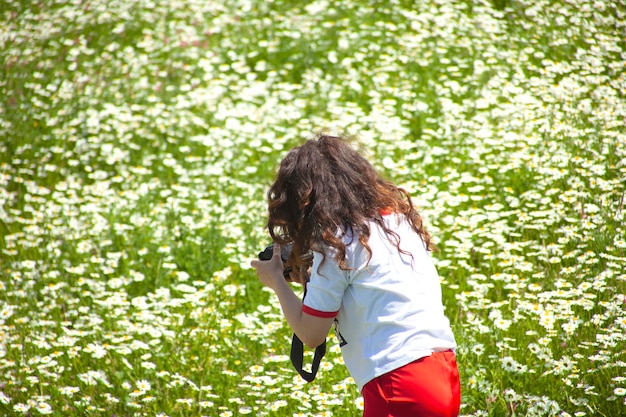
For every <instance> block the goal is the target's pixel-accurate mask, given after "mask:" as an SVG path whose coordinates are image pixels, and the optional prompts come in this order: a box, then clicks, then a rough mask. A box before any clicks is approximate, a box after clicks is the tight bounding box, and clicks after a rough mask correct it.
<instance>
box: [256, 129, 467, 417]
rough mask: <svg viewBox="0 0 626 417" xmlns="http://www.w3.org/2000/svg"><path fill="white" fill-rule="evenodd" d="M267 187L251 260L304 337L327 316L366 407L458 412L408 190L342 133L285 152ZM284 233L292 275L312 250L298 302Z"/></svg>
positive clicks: (451, 343)
mask: <svg viewBox="0 0 626 417" xmlns="http://www.w3.org/2000/svg"><path fill="white" fill-rule="evenodd" d="M268 198H269V221H268V229H269V233H270V235H271V236H272V239H273V240H274V243H275V244H274V256H273V257H272V259H271V260H269V261H259V260H254V261H252V266H253V267H254V268H255V269H256V272H257V275H258V277H259V280H260V281H261V282H262V283H263V284H264V285H267V286H268V287H269V288H271V289H272V290H273V291H274V292H275V293H276V295H277V297H278V299H279V301H280V304H281V306H282V309H283V313H284V315H285V318H286V319H287V322H288V323H289V325H290V326H291V328H292V329H293V331H294V332H295V333H296V335H297V336H298V337H299V338H300V339H301V340H302V341H303V342H304V343H305V344H306V345H308V346H310V347H315V346H317V345H319V344H320V343H322V342H323V341H324V339H325V338H326V335H327V333H328V331H329V329H330V327H331V326H332V325H333V324H334V325H335V334H336V336H337V338H338V340H339V343H340V346H341V350H342V355H343V357H344V362H345V363H346V366H347V368H348V371H349V372H350V374H351V375H352V377H353V379H354V380H355V382H356V384H357V385H358V387H359V389H360V390H361V392H362V394H363V398H364V414H363V415H364V417H383V416H394V417H398V416H400V417H402V416H406V417H409V416H432V417H435V416H437V417H438V416H442V417H443V416H445V417H451V416H456V415H458V412H459V405H460V385H459V373H458V369H457V365H456V359H455V354H454V351H453V350H454V348H455V347H456V343H455V340H454V336H453V334H452V330H451V328H450V323H449V321H448V319H447V318H446V317H445V315H444V311H443V310H444V309H443V305H442V302H441V287H440V283H439V277H438V275H437V271H436V270H435V267H434V265H433V262H432V260H431V258H430V254H429V251H430V250H432V249H433V245H432V243H431V240H430V236H429V234H428V233H427V232H426V231H425V230H424V228H423V226H422V220H421V217H420V215H419V214H418V213H417V211H416V210H415V208H414V207H413V204H412V202H411V198H410V196H409V195H408V193H407V192H406V191H404V190H403V189H401V188H398V187H397V186H395V185H394V184H393V183H391V182H389V181H386V180H384V179H382V178H381V176H380V175H379V174H378V173H377V172H376V170H375V169H374V168H373V166H372V165H371V164H370V163H369V162H368V161H367V160H366V159H365V158H364V157H363V156H361V155H360V154H359V153H358V152H357V151H356V150H354V149H353V148H352V147H351V146H350V145H349V144H348V143H347V141H345V140H344V139H342V138H338V137H333V136H327V135H318V136H317V137H315V138H314V139H311V140H308V141H307V142H305V143H304V144H303V145H302V146H299V147H296V148H294V149H293V150H291V151H290V152H289V153H288V154H287V155H286V157H285V158H284V159H283V161H282V162H281V164H280V168H279V171H278V174H277V177H276V180H275V182H274V184H273V185H272V186H271V188H270V190H269V192H268ZM281 244H283V245H284V244H292V245H293V247H292V252H291V255H290V258H289V260H288V263H291V265H292V267H293V268H294V271H295V272H294V273H292V275H291V278H292V279H294V280H298V281H302V279H301V278H299V277H302V276H303V273H302V271H303V270H304V269H306V268H307V265H305V264H304V261H303V260H302V259H303V258H304V257H303V256H302V255H303V254H306V253H308V252H309V251H312V252H313V255H314V256H313V264H312V266H311V268H310V281H309V282H308V283H306V285H307V295H306V297H305V299H304V301H303V302H302V301H300V299H299V298H298V296H296V294H295V293H294V292H293V291H292V289H291V287H290V286H289V284H288V282H287V281H286V280H285V278H284V277H283V263H282V260H281V258H280V245H281ZM303 283H304V282H303Z"/></svg>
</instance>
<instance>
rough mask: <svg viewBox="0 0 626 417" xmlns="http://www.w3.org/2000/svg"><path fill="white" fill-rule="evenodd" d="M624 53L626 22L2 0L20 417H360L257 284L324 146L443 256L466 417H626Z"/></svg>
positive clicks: (1, 144) (2, 106) (541, 0)
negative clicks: (336, 149) (269, 199)
mask: <svg viewBox="0 0 626 417" xmlns="http://www.w3.org/2000/svg"><path fill="white" fill-rule="evenodd" d="M625 39H626V2H625V1H624V0H423V1H404V0H393V1H391V0H390V1H382V0H381V1H376V0H369V1H349V0H338V1H327V0H316V1H312V2H311V1H306V2H299V1H293V0H268V1H258V2H257V1H252V0H237V1H228V0H225V1H210V0H170V1H163V0H162V1H159V0H89V1H88V0H49V1H48V0H46V1H40V2H31V1H27V0H0V416H22V415H23V416H38V415H51V416H171V417H174V416H181V417H182V416H219V417H228V416H242V415H251V416H290V417H291V416H294V417H296V416H360V415H361V410H362V399H361V398H360V394H359V392H357V389H356V387H355V386H354V384H353V382H352V380H351V379H350V377H349V375H348V373H347V372H346V370H345V368H344V366H343V362H342V360H341V354H340V351H339V348H338V347H337V344H336V341H335V340H334V337H333V335H332V334H331V336H330V339H329V346H330V351H329V352H328V354H327V357H326V358H325V359H324V361H323V365H322V368H321V370H320V373H319V374H318V378H317V379H316V380H315V381H314V382H312V383H310V384H306V383H305V382H304V381H303V380H301V379H300V377H299V376H298V375H297V374H296V372H295V371H294V370H293V369H292V367H291V364H290V362H289V358H288V356H287V355H288V353H289V343H290V336H291V334H290V331H289V329H288V327H287V325H286V323H285V322H284V320H283V319H282V315H281V312H280V308H279V306H278V305H277V303H276V301H275V300H274V298H273V297H272V296H271V294H270V293H269V292H268V291H267V290H264V289H263V288H262V287H261V285H260V284H259V283H258V281H257V280H256V277H255V274H254V272H253V271H252V270H251V269H250V267H249V261H250V260H251V259H252V258H254V257H255V256H256V254H257V253H258V252H259V251H260V250H261V249H263V248H264V247H265V246H266V245H267V244H268V243H269V239H268V236H267V234H266V231H265V230H264V228H263V227H264V224H265V220H266V204H265V193H266V190H267V188H268V185H269V184H270V183H271V181H272V178H273V175H274V172H275V170H276V167H277V163H278V161H280V159H281V158H282V156H283V155H284V154H285V152H286V151H287V150H288V149H289V148H291V147H292V146H294V145H296V144H298V143H300V142H301V141H302V139H303V138H307V137H310V136H311V135H312V134H313V133H315V132H317V131H319V130H321V129H328V130H330V131H331V132H343V133H345V134H348V135H354V136H357V137H358V140H359V144H360V147H361V148H362V149H363V150H364V152H366V153H367V155H368V157H369V159H370V160H371V161H372V162H374V164H375V165H376V166H377V167H378V168H379V169H380V170H381V171H382V172H384V174H385V176H386V177H388V178H390V179H393V180H394V181H396V182H398V183H399V184H401V185H402V186H403V187H404V188H405V189H407V190H408V191H410V192H411V194H412V195H413V197H414V202H415V203H416V205H418V206H419V209H420V211H421V213H422V214H423V217H424V219H425V223H426V224H427V228H428V230H429V231H430V232H431V233H432V234H433V236H434V239H435V242H436V244H437V245H438V246H439V249H440V250H439V251H438V252H436V253H434V254H433V256H434V258H435V260H436V263H437V266H438V270H439V273H440V275H441V279H442V287H443V292H444V304H445V306H446V312H447V314H448V316H449V318H450V320H451V322H452V324H453V330H454V332H455V334H456V337H457V342H458V344H459V348H458V352H457V353H458V362H459V367H460V371H461V378H462V396H463V398H462V408H461V414H462V415H463V416H476V417H478V416H560V417H569V416H604V417H618V416H625V415H626V402H625V401H626V312H625V311H626V224H625V219H626V201H625V200H626V197H625V192H626V190H625V186H626V128H625V120H626V42H625Z"/></svg>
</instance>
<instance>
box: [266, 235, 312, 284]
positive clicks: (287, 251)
mask: <svg viewBox="0 0 626 417" xmlns="http://www.w3.org/2000/svg"><path fill="white" fill-rule="evenodd" d="M292 246H293V245H292V244H291V243H289V244H287V245H282V246H281V247H280V259H282V261H283V265H285V264H286V263H287V259H288V258H289V255H291V248H292ZM272 256H274V244H273V243H272V244H271V245H269V246H268V247H266V248H265V249H263V251H262V252H259V260H260V261H269V260H270V259H272ZM302 259H303V260H304V261H306V263H311V262H312V261H313V253H312V252H309V253H307V254H305V255H302ZM291 271H293V268H292V267H291V266H289V267H287V266H286V267H285V268H284V269H283V276H284V277H285V278H286V279H289V274H290V273H291ZM306 278H307V281H308V274H307V277H306Z"/></svg>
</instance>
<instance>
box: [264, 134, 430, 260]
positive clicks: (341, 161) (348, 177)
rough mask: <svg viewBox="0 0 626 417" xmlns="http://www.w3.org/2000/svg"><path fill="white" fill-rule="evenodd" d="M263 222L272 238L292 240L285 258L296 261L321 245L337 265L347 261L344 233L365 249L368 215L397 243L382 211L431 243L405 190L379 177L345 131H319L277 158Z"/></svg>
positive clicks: (282, 240) (319, 248)
mask: <svg viewBox="0 0 626 417" xmlns="http://www.w3.org/2000/svg"><path fill="white" fill-rule="evenodd" d="M267 196H268V200H269V204H268V208H269V220H268V222H267V228H268V230H269V233H270V235H271V237H272V239H273V241H274V242H277V243H279V244H289V243H291V244H293V247H292V252H291V258H290V262H291V264H292V265H294V266H296V267H299V266H301V263H302V262H301V261H299V260H300V259H301V258H302V255H303V254H306V253H307V252H308V251H309V250H316V251H319V252H321V253H323V254H325V251H324V246H328V247H332V248H334V249H335V255H334V257H335V259H336V261H337V263H338V264H339V267H340V268H342V269H344V270H348V269H350V267H349V265H346V262H345V255H346V245H345V243H344V242H343V240H342V237H343V235H345V234H346V233H348V231H352V232H355V233H357V234H358V236H359V241H360V242H361V243H362V244H363V246H364V247H365V249H366V250H367V251H368V252H369V254H370V258H371V254H372V252H371V249H370V247H369V246H368V240H369V236H370V227H369V224H370V222H371V221H373V222H375V223H376V224H378V225H379V226H380V227H381V228H382V229H383V230H384V232H385V233H386V234H387V236H388V237H389V238H390V239H393V241H394V242H395V244H396V247H397V248H398V250H399V251H400V252H402V253H408V252H405V251H403V250H401V249H400V239H399V237H398V235H397V234H396V233H394V232H393V231H392V230H390V229H389V228H388V227H387V226H385V222H384V221H383V218H382V214H381V211H392V212H395V213H401V214H403V215H404V216H405V217H406V219H407V220H408V222H409V224H410V225H411V227H412V228H413V230H414V231H415V232H416V233H418V234H419V235H420V236H421V238H422V240H423V241H424V243H425V245H426V248H427V249H428V250H433V249H435V247H434V245H433V244H432V243H431V239H430V235H429V234H428V233H427V232H426V230H425V229H424V227H423V225H422V218H421V217H420V215H419V213H418V212H417V210H416V209H415V208H414V206H413V203H412V201H411V197H410V195H409V193H408V192H407V191H405V190H404V189H402V188H399V187H397V186H396V185H394V184H393V183H392V182H390V181H386V180H384V179H383V178H382V177H381V176H380V175H379V174H378V172H377V171H376V170H375V169H374V167H373V166H372V165H371V164H370V163H369V162H368V161H367V160H366V159H365V158H364V157H363V156H362V155H361V154H359V152H357V151H356V150H355V149H354V148H353V147H352V145H351V144H350V143H349V140H348V139H347V138H344V137H336V136H329V135H325V134H318V135H316V136H315V137H314V138H313V139H309V140H307V141H306V142H305V143H304V144H303V145H301V146H298V147H296V148H294V149H292V150H291V151H290V152H289V153H288V154H287V155H286V156H285V158H284V159H283V160H282V161H281V163H280V168H279V170H278V174H277V176H276V180H275V181H274V183H273V184H272V186H271V187H270V189H269V191H268V193H267Z"/></svg>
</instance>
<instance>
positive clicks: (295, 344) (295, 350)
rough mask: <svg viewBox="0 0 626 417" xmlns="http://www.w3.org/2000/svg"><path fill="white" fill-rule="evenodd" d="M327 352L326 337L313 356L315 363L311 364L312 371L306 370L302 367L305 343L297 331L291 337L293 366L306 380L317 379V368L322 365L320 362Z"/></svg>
mask: <svg viewBox="0 0 626 417" xmlns="http://www.w3.org/2000/svg"><path fill="white" fill-rule="evenodd" d="M325 354H326V339H324V342H323V343H322V344H321V345H319V346H318V347H316V348H315V355H314V356H313V363H312V364H311V372H308V371H305V370H304V369H302V365H303V361H304V344H303V343H302V340H300V338H299V337H298V336H296V334H295V333H294V334H293V338H292V339H291V354H290V357H291V363H292V364H293V367H294V368H296V371H298V373H299V374H300V376H301V377H302V379H304V380H305V381H306V382H311V381H313V380H314V379H315V375H317V370H318V369H319V367H320V362H321V361H322V358H323V357H324V355H325Z"/></svg>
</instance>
